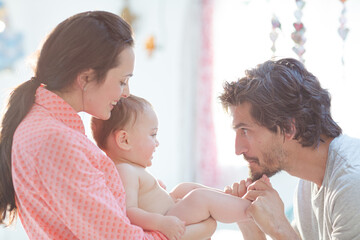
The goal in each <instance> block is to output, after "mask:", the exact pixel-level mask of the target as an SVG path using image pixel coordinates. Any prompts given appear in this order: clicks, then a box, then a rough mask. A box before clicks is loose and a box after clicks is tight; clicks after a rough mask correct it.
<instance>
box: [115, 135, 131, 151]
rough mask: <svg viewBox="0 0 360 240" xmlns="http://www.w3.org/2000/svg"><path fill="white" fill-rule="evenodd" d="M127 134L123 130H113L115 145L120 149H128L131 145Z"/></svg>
mask: <svg viewBox="0 0 360 240" xmlns="http://www.w3.org/2000/svg"><path fill="white" fill-rule="evenodd" d="M128 137H129V134H128V133H127V132H126V131H125V130H117V131H116V132H115V141H116V145H117V146H118V147H119V148H121V149H122V150H125V151H127V150H130V149H131V146H130V144H129V141H128Z"/></svg>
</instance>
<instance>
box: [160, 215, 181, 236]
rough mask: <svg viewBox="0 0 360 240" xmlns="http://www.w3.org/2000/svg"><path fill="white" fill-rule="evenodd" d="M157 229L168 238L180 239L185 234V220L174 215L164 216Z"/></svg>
mask: <svg viewBox="0 0 360 240" xmlns="http://www.w3.org/2000/svg"><path fill="white" fill-rule="evenodd" d="M159 231H160V232H161V233H163V234H164V235H165V236H166V237H167V238H168V239H169V240H180V239H181V238H182V236H183V235H184V234H185V222H183V221H181V220H180V219H179V218H177V217H174V216H164V217H163V219H162V221H161V222H160V226H159Z"/></svg>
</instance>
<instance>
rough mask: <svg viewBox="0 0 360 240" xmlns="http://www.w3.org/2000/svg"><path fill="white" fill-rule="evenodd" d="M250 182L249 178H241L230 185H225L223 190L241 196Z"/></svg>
mask: <svg viewBox="0 0 360 240" xmlns="http://www.w3.org/2000/svg"><path fill="white" fill-rule="evenodd" d="M251 183H252V181H251V179H250V178H248V179H246V180H241V181H240V182H235V183H233V184H232V186H231V187H230V186H226V187H225V188H224V192H225V193H227V194H231V195H233V196H236V197H243V196H244V195H245V193H246V191H247V187H248V186H249V185H250V184H251Z"/></svg>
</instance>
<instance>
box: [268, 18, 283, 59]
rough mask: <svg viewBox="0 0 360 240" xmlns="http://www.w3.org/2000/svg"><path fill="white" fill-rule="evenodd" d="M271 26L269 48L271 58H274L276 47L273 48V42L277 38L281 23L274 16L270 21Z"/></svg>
mask: <svg viewBox="0 0 360 240" xmlns="http://www.w3.org/2000/svg"><path fill="white" fill-rule="evenodd" d="M271 25H272V30H271V33H270V39H271V41H272V46H271V51H272V57H273V58H274V57H275V52H276V47H275V42H276V39H277V38H278V36H279V33H278V32H279V31H281V23H280V22H279V19H278V18H277V16H276V15H275V14H274V15H273V17H272V19H271Z"/></svg>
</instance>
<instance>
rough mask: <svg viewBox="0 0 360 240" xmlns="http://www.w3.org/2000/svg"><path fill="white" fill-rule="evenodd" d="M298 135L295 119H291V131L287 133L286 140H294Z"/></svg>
mask: <svg viewBox="0 0 360 240" xmlns="http://www.w3.org/2000/svg"><path fill="white" fill-rule="evenodd" d="M295 134H296V126H295V119H294V118H293V119H291V121H289V129H288V130H287V131H286V132H285V134H284V138H285V139H287V140H293V139H294V138H295Z"/></svg>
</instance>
